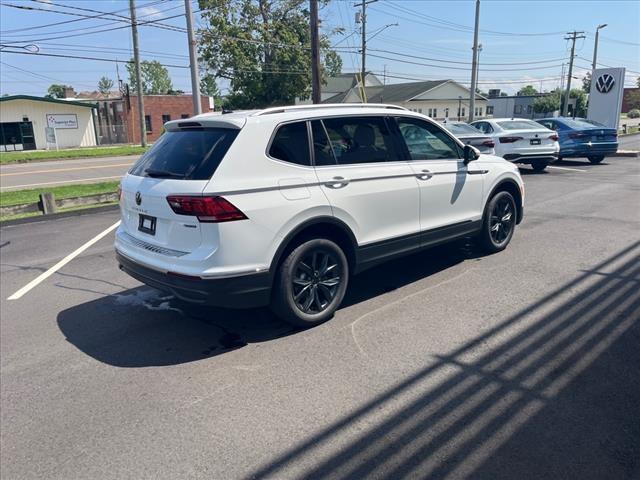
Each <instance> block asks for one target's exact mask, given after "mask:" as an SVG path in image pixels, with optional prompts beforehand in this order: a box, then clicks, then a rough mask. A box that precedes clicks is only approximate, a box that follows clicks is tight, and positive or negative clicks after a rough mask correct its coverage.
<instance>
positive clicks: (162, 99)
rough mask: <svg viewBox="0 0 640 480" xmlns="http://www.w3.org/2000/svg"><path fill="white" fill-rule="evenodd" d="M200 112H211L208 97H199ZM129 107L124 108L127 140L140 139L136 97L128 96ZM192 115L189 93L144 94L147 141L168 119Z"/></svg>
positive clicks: (154, 139) (159, 131) (155, 137)
mask: <svg viewBox="0 0 640 480" xmlns="http://www.w3.org/2000/svg"><path fill="white" fill-rule="evenodd" d="M200 104H201V105H202V112H203V113H205V112H212V111H213V105H212V104H210V103H209V97H200ZM130 105H131V109H130V110H129V109H126V110H128V111H127V114H126V119H125V123H126V125H127V137H128V138H129V142H132V143H138V142H139V141H140V129H139V127H138V98H137V96H136V95H131V97H130ZM192 115H193V100H192V97H191V95H145V96H144V117H145V125H146V130H147V141H149V142H155V141H156V140H157V139H158V137H160V134H161V133H162V125H164V124H165V123H166V122H168V121H170V120H179V119H181V118H189V117H190V116H192Z"/></svg>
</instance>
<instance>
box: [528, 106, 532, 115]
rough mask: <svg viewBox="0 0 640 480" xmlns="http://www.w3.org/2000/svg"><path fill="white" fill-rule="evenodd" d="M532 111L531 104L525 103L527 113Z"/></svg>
mask: <svg viewBox="0 0 640 480" xmlns="http://www.w3.org/2000/svg"><path fill="white" fill-rule="evenodd" d="M531 112H533V106H531V105H527V113H531Z"/></svg>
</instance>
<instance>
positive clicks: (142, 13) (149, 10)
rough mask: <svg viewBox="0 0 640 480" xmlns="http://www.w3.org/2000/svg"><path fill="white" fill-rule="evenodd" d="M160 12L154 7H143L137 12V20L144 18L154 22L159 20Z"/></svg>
mask: <svg viewBox="0 0 640 480" xmlns="http://www.w3.org/2000/svg"><path fill="white" fill-rule="evenodd" d="M161 14H162V12H161V11H160V10H158V9H157V8H155V7H143V8H141V9H140V10H138V19H140V18H141V17H144V20H156V19H158V18H160V17H161V16H162V15H161Z"/></svg>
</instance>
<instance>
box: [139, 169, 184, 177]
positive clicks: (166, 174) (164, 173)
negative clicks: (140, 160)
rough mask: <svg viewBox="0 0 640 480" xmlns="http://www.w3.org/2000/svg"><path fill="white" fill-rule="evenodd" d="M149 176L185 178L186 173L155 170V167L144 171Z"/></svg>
mask: <svg viewBox="0 0 640 480" xmlns="http://www.w3.org/2000/svg"><path fill="white" fill-rule="evenodd" d="M144 173H146V174H147V175H148V176H149V177H152V178H184V177H185V175H184V174H182V173H175V172H169V171H168V170H155V169H153V168H148V169H146V170H145V171H144Z"/></svg>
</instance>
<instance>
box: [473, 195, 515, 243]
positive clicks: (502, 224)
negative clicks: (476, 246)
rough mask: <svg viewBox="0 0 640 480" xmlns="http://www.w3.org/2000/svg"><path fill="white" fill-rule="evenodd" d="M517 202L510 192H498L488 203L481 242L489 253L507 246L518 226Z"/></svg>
mask: <svg viewBox="0 0 640 480" xmlns="http://www.w3.org/2000/svg"><path fill="white" fill-rule="evenodd" d="M516 215H517V213H516V202H515V200H514V199H513V196H512V195H511V194H510V193H509V192H498V193H496V194H495V195H494V196H493V197H492V198H491V200H489V202H488V203H487V206H486V207H485V210H484V218H483V220H482V231H481V232H480V243H481V245H482V247H483V249H484V250H485V251H486V252H488V253H495V252H499V251H501V250H504V249H505V248H507V245H508V244H509V242H510V241H511V238H512V237H513V232H514V231H515V227H516Z"/></svg>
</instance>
